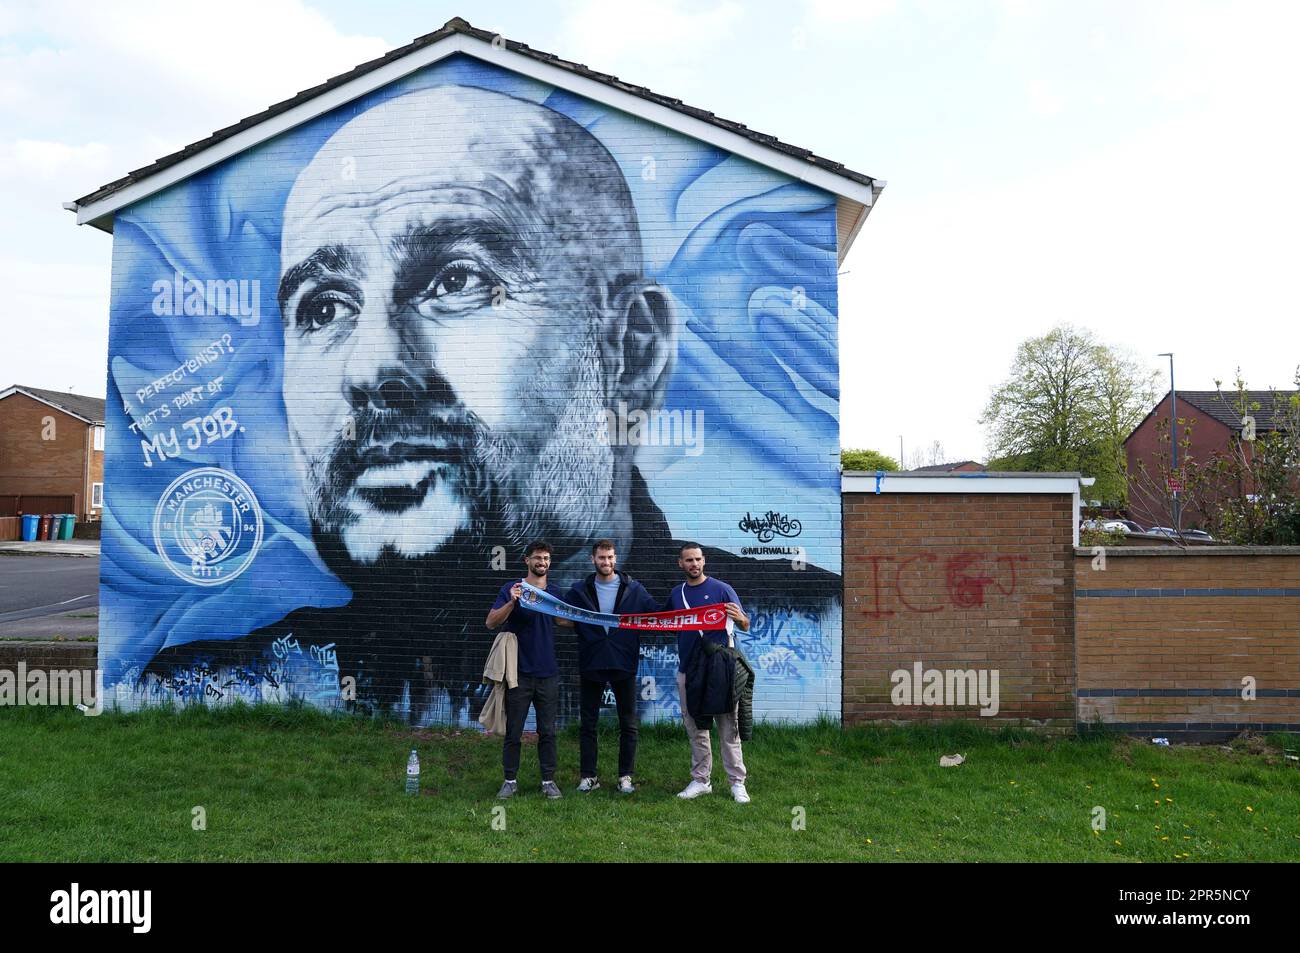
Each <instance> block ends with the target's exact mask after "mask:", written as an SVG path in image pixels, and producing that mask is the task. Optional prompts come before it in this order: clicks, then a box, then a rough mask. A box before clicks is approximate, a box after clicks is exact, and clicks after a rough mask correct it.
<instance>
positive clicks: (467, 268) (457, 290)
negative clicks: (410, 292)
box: [425, 259, 492, 299]
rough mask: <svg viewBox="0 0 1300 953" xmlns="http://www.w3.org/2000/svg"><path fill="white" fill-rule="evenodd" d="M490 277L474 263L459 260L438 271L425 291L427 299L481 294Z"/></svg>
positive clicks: (485, 288)
mask: <svg viewBox="0 0 1300 953" xmlns="http://www.w3.org/2000/svg"><path fill="white" fill-rule="evenodd" d="M491 280H492V279H491V276H490V275H489V274H487V272H485V271H483V269H481V268H480V267H479V266H478V265H477V264H476V263H474V262H472V261H468V260H465V259H461V260H459V261H453V262H451V263H450V264H448V265H444V266H443V267H442V268H440V269H438V273H437V274H436V275H434V276H433V280H432V281H430V282H429V287H428V288H427V289H426V291H425V296H426V297H427V298H433V299H439V298H449V297H454V296H455V295H462V294H473V293H482V292H484V291H486V290H487V286H488V285H489V284H490V282H491Z"/></svg>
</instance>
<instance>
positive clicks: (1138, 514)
mask: <svg viewBox="0 0 1300 953" xmlns="http://www.w3.org/2000/svg"><path fill="white" fill-rule="evenodd" d="M1296 393H1297V391H1272V390H1252V391H1247V392H1246V397H1247V402H1248V404H1249V405H1252V406H1253V405H1255V404H1258V405H1259V409H1258V410H1252V411H1251V412H1250V415H1251V416H1252V417H1253V418H1254V425H1255V433H1256V434H1264V433H1271V432H1273V431H1275V430H1278V429H1281V425H1282V423H1283V421H1282V419H1281V417H1280V415H1278V414H1277V413H1275V409H1276V408H1277V407H1278V406H1280V405H1281V404H1282V403H1283V402H1285V401H1286V400H1288V399H1289V398H1290V397H1291V396H1292V395H1293V394H1296ZM1177 396H1178V426H1179V444H1180V447H1179V454H1180V455H1181V454H1182V453H1183V449H1182V446H1181V444H1182V441H1183V439H1184V435H1185V433H1186V431H1185V430H1184V429H1183V428H1184V427H1186V426H1187V425H1188V424H1190V425H1191V434H1192V438H1191V446H1190V448H1189V450H1190V454H1191V457H1192V459H1194V460H1196V461H1198V462H1200V463H1205V462H1207V461H1209V460H1210V459H1211V458H1212V457H1213V456H1214V455H1215V454H1216V453H1226V452H1227V451H1228V450H1229V449H1230V448H1231V447H1232V443H1233V441H1237V440H1240V439H1241V434H1242V427H1243V422H1242V413H1241V410H1240V404H1241V398H1240V396H1239V395H1238V394H1237V393H1235V392H1220V391H1217V390H1190V391H1183V390H1180V391H1178V395H1177ZM1169 413H1170V394H1168V393H1166V394H1165V396H1164V398H1163V399H1162V400H1161V401H1160V403H1158V404H1156V406H1155V407H1154V408H1152V410H1151V412H1150V413H1149V414H1147V415H1146V417H1144V418H1143V419H1142V422H1141V423H1140V424H1138V425H1137V427H1136V428H1135V429H1134V430H1133V432H1132V433H1131V434H1129V436H1128V439H1126V440H1125V441H1124V450H1125V453H1126V456H1127V459H1128V472H1129V516H1130V518H1132V519H1134V520H1136V521H1137V522H1139V523H1141V524H1142V525H1144V526H1150V525H1167V524H1168V523H1169V510H1168V506H1167V503H1166V501H1164V500H1158V499H1152V498H1151V497H1150V495H1149V494H1148V493H1146V492H1144V491H1143V488H1142V487H1141V486H1139V485H1137V483H1136V482H1135V480H1134V477H1133V475H1134V474H1135V473H1137V472H1138V464H1139V462H1141V463H1144V464H1145V465H1146V469H1147V472H1148V473H1150V474H1151V475H1152V476H1153V477H1154V476H1156V475H1158V474H1159V473H1160V461H1161V459H1162V458H1163V455H1164V454H1167V453H1168V448H1167V445H1165V444H1161V443H1160V440H1159V433H1160V423H1161V421H1164V422H1166V426H1167V422H1168V420H1169ZM1247 452H1249V448H1248V449H1247ZM1180 464H1181V461H1180ZM1207 502H1208V501H1207ZM1204 519H1205V514H1204V513H1202V512H1200V511H1199V510H1196V509H1195V508H1188V509H1185V510H1184V511H1183V520H1182V523H1183V525H1182V528H1183V529H1193V528H1198V527H1200V526H1201V525H1202V523H1203V522H1204Z"/></svg>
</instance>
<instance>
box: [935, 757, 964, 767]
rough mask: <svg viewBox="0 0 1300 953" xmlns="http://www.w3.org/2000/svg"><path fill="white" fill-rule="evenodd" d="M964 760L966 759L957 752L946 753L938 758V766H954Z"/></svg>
mask: <svg viewBox="0 0 1300 953" xmlns="http://www.w3.org/2000/svg"><path fill="white" fill-rule="evenodd" d="M965 760H966V759H965V758H963V757H962V756H961V755H959V754H946V755H944V756H943V757H941V758H940V759H939V767H941V768H955V767H957V765H959V764H961V763H962V762H963V761H965Z"/></svg>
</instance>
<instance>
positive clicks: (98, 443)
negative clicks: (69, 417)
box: [95, 427, 104, 450]
mask: <svg viewBox="0 0 1300 953" xmlns="http://www.w3.org/2000/svg"><path fill="white" fill-rule="evenodd" d="M95 449H96V450H103V449H104V428H103V427H96V428H95Z"/></svg>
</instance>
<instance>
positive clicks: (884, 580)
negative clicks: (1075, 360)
mask: <svg viewBox="0 0 1300 953" xmlns="http://www.w3.org/2000/svg"><path fill="white" fill-rule="evenodd" d="M1072 507H1073V502H1072V499H1071V497H1070V496H1068V495H1064V494H1053V495H1048V494H957V493H953V494H945V493H881V494H870V493H846V494H845V496H844V568H845V576H844V587H845V591H844V596H845V599H844V690H843V697H844V705H843V719H844V722H845V724H854V723H858V722H863V721H870V720H875V719H889V720H916V719H929V718H952V717H956V718H976V719H978V720H981V721H990V722H993V721H1007V720H1019V719H1032V720H1033V721H1035V722H1042V723H1047V724H1051V725H1062V726H1063V725H1068V724H1071V723H1072V722H1073V719H1074V699H1073V689H1074V640H1073V634H1074V616H1073V611H1074V604H1073V595H1074V594H1073V590H1074V574H1073V567H1072V560H1073V558H1074V550H1073V548H1072V532H1073V527H1072V521H1073V509H1072ZM918 661H919V662H921V663H923V666H924V668H925V669H930V668H934V669H997V670H998V672H999V692H1000V696H1001V702H1000V709H999V711H998V713H997V714H996V715H995V716H992V717H981V716H980V715H979V714H978V708H977V706H971V705H967V706H962V707H936V706H926V705H903V706H900V705H895V704H893V702H892V701H891V689H892V687H893V683H892V682H891V677H890V676H891V673H892V672H894V671H896V670H899V669H906V670H910V669H912V667H913V666H914V664H915V663H916V662H918Z"/></svg>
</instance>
